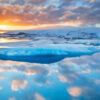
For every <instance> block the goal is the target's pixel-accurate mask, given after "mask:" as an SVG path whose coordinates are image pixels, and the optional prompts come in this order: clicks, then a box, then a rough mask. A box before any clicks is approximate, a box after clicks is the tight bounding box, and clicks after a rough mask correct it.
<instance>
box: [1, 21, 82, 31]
mask: <svg viewBox="0 0 100 100" xmlns="http://www.w3.org/2000/svg"><path fill="white" fill-rule="evenodd" d="M80 24H82V23H81V22H77V24H76V23H74V22H70V23H67V22H66V23H58V24H38V25H27V26H21V25H19V26H18V25H17V26H16V25H0V30H29V29H42V28H53V27H59V26H76V27H77V26H79V25H80Z"/></svg>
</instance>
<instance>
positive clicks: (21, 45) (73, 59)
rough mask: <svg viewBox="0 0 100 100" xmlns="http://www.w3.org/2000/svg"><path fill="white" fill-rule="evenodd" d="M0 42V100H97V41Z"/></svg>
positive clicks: (99, 85) (99, 67)
mask: <svg viewBox="0 0 100 100" xmlns="http://www.w3.org/2000/svg"><path fill="white" fill-rule="evenodd" d="M1 40H2V41H0V100H100V59H99V58H100V53H99V51H100V49H99V48H100V47H99V45H94V44H95V43H98V44H99V41H98V40H96V39H95V40H71V41H70V40H65V39H60V40H59V39H58V38H56V37H36V38H34V39H31V40H29V39H28V40H27V39H24V40H23V39H19V38H18V39H11V38H2V39H1ZM78 41H80V42H78ZM40 48H42V51H41V50H40ZM48 48H49V49H48ZM34 50H36V51H38V52H35V51H34ZM33 51H34V52H33ZM40 51H41V52H40Z"/></svg>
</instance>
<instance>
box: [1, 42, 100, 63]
mask: <svg viewBox="0 0 100 100" xmlns="http://www.w3.org/2000/svg"><path fill="white" fill-rule="evenodd" d="M97 52H100V48H99V47H98V48H97V47H95V46H89V47H88V46H84V45H78V46H77V45H72V44H71V45H70V44H67V45H66V46H65V45H56V46H55V45H50V44H49V45H48V46H44V47H41V46H40V47H32V48H0V59H3V60H14V61H26V62H34V61H35V62H41V60H42V61H43V62H44V60H45V61H46V62H48V61H49V60H50V62H55V61H58V60H61V59H63V58H65V57H77V56H82V55H91V54H94V53H97ZM58 56H59V57H58ZM53 57H54V58H53ZM57 57H58V58H59V59H58V58H57ZM51 59H52V60H51ZM47 60H48V61H47ZM53 60H55V61H53Z"/></svg>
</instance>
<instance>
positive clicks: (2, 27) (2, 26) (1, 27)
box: [0, 25, 8, 30]
mask: <svg viewBox="0 0 100 100" xmlns="http://www.w3.org/2000/svg"><path fill="white" fill-rule="evenodd" d="M7 28H8V26H6V25H0V29H1V30H4V29H7Z"/></svg>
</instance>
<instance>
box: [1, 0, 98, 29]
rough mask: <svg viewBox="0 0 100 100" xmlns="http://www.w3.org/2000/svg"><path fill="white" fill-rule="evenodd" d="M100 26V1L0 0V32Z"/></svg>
mask: <svg viewBox="0 0 100 100" xmlns="http://www.w3.org/2000/svg"><path fill="white" fill-rule="evenodd" d="M59 25H60V26H84V25H85V26H100V0H0V29H5V28H8V29H10V28H12V27H11V26H14V27H16V29H20V28H22V27H23V28H24V29H27V28H37V27H38V28H42V27H51V26H59Z"/></svg>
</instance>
